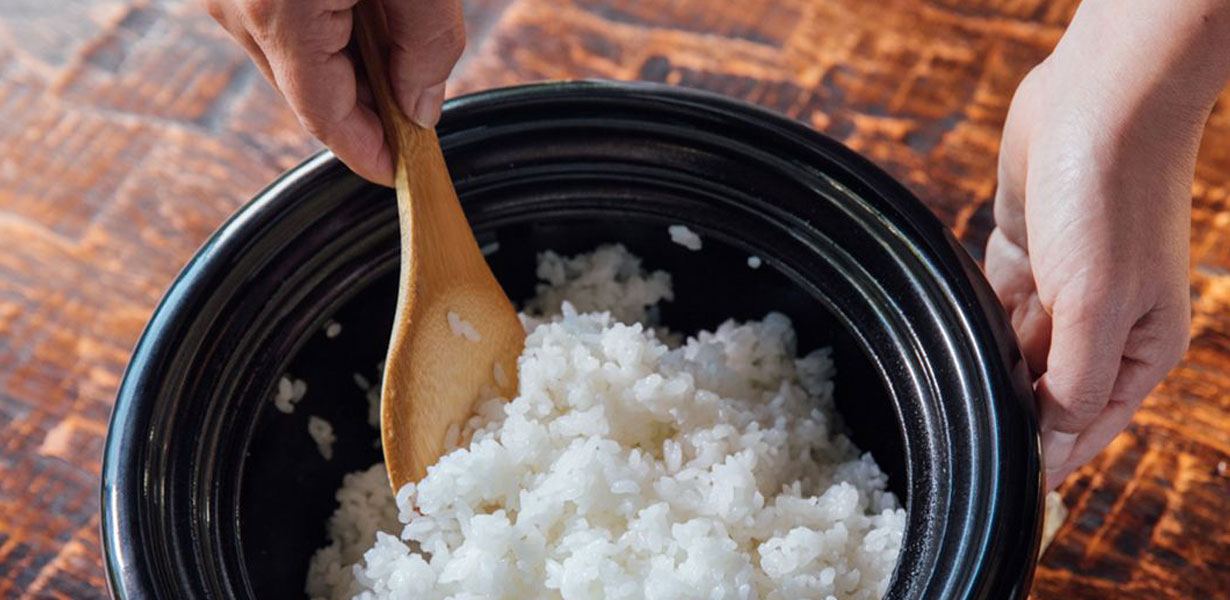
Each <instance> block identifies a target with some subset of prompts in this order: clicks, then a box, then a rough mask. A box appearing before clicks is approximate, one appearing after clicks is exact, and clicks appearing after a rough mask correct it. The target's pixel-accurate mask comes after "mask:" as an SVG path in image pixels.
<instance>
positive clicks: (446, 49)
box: [367, 0, 466, 127]
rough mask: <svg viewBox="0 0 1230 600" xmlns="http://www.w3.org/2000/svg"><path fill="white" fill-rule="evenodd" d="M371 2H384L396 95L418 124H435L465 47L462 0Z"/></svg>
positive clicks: (402, 107) (391, 76)
mask: <svg viewBox="0 0 1230 600" xmlns="http://www.w3.org/2000/svg"><path fill="white" fill-rule="evenodd" d="M367 1H369V2H375V1H381V2H383V4H384V12H385V15H386V16H387V18H388V20H389V38H390V40H391V41H392V47H391V48H390V50H389V51H390V56H389V82H390V83H391V84H392V86H393V96H394V97H396V98H397V103H398V105H400V106H401V109H402V111H403V112H405V113H406V115H407V116H409V117H410V118H411V119H412V120H414V122H415V123H418V124H419V125H420V126H422V127H434V126H435V124H436V122H437V121H439V120H440V106H441V105H442V104H443V103H444V81H445V80H446V79H448V75H449V73H450V72H452V70H453V66H454V65H455V64H457V59H459V58H461V52H462V51H463V50H465V44H466V32H465V22H464V21H463V20H462V12H461V1H460V0H367Z"/></svg>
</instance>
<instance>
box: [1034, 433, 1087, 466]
mask: <svg viewBox="0 0 1230 600" xmlns="http://www.w3.org/2000/svg"><path fill="white" fill-rule="evenodd" d="M1077 437H1078V435H1077V434H1075V433H1066V432H1063V431H1055V430H1050V431H1043V432H1042V459H1043V461H1044V462H1045V464H1046V472H1047V473H1056V472H1058V471H1060V470H1062V469H1063V466H1064V465H1065V464H1067V462H1068V459H1069V458H1071V457H1072V448H1073V447H1074V446H1076V438H1077Z"/></svg>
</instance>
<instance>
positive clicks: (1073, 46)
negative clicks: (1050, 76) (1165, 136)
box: [1048, 0, 1230, 114]
mask: <svg viewBox="0 0 1230 600" xmlns="http://www.w3.org/2000/svg"><path fill="white" fill-rule="evenodd" d="M1048 62H1061V63H1064V68H1068V69H1077V70H1081V71H1082V75H1083V76H1084V77H1087V78H1088V89H1089V90H1093V92H1092V93H1097V92H1101V93H1106V94H1110V95H1122V96H1124V97H1126V98H1123V99H1125V100H1128V101H1139V102H1150V103H1161V104H1164V105H1165V106H1166V108H1168V109H1174V110H1183V109H1190V110H1191V111H1192V112H1193V113H1203V114H1207V111H1208V109H1209V108H1210V107H1211V106H1212V104H1213V102H1214V101H1215V100H1216V98H1217V94H1218V93H1219V92H1220V91H1221V89H1222V88H1223V87H1224V86H1225V83H1226V80H1227V78H1228V77H1230V0H1085V1H1084V2H1083V3H1082V4H1081V6H1080V8H1079V10H1077V13H1076V15H1075V17H1074V18H1073V20H1072V24H1071V26H1070V27H1069V28H1068V31H1067V32H1066V33H1065V34H1064V36H1063V39H1062V40H1061V41H1060V43H1059V46H1058V47H1056V49H1055V53H1054V54H1053V55H1052V57H1051V59H1049V61H1048Z"/></svg>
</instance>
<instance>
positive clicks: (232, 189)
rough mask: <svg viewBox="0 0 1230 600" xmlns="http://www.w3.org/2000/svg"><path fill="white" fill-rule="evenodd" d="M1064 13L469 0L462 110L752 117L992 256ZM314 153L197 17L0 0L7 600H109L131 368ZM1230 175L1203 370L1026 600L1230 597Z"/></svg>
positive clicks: (1202, 173)
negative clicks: (880, 184)
mask: <svg viewBox="0 0 1230 600" xmlns="http://www.w3.org/2000/svg"><path fill="white" fill-rule="evenodd" d="M1076 3H1077V2H1076V0H1053V1H1046V0H891V1H884V2H881V1H877V2H869V1H868V0H740V2H737V3H736V2H730V1H729V0H643V1H637V0H473V2H469V3H468V5H467V19H468V21H469V31H470V38H471V44H470V48H469V50H468V51H467V53H466V55H465V57H464V58H463V60H462V63H461V65H460V66H459V69H458V72H457V75H456V80H455V85H454V86H453V88H452V89H453V92H455V93H460V92H466V91H471V90H478V89H482V88H486V87H490V86H498V85H506V84H514V83H520V82H526V81H534V80H540V79H555V78H576V77H606V78H616V79H648V80H654V81H666V82H669V83H672V84H678V85H682V86H690V87H698V88H705V89H708V90H713V91H717V92H721V93H724V94H728V95H731V96H736V97H739V98H744V99H747V100H750V101H752V102H756V103H759V104H762V105H764V106H766V107H769V108H771V109H773V110H776V111H780V112H782V113H785V114H787V115H789V116H790V117H791V118H795V119H798V120H800V121H802V122H804V123H807V124H809V125H811V126H813V127H815V128H816V129H819V130H821V131H823V132H825V133H827V134H828V135H830V136H833V137H835V138H838V139H840V140H842V141H844V142H845V143H846V144H848V145H850V146H851V147H853V148H855V149H856V150H858V151H860V152H862V153H864V154H866V155H867V156H869V157H871V159H873V160H874V161H876V162H877V163H879V164H880V165H882V166H883V167H885V168H887V169H888V170H889V171H891V172H892V173H893V174H894V175H896V176H897V177H899V178H900V179H901V180H902V181H904V182H906V183H907V184H908V185H909V186H910V187H911V188H912V189H913V190H914V191H915V192H916V193H917V194H918V195H919V196H920V197H922V198H923V199H924V200H925V201H926V202H927V203H928V204H929V205H930V206H931V208H932V209H934V210H935V212H936V213H937V214H938V215H939V216H940V218H942V219H943V220H944V222H945V223H947V224H948V225H949V226H950V227H951V228H952V230H953V231H954V232H955V233H956V235H957V236H958V237H959V238H960V239H961V240H963V241H964V242H965V243H966V245H967V247H968V248H969V249H970V250H971V252H973V253H975V255H980V254H981V248H982V246H983V244H984V241H985V239H986V237H987V234H988V232H989V229H990V227H991V210H990V208H991V204H990V201H991V198H992V195H993V191H994V188H995V180H994V175H995V156H996V152H997V149H998V138H999V131H1000V127H1001V126H1002V123H1003V119H1004V115H1005V112H1006V110H1007V108H1008V103H1009V100H1010V98H1011V96H1012V91H1013V89H1014V87H1015V86H1016V84H1017V82H1019V81H1020V79H1021V78H1022V77H1023V76H1024V75H1025V73H1026V72H1027V71H1028V70H1029V68H1030V67H1031V66H1032V65H1033V64H1035V63H1036V62H1038V61H1039V60H1040V59H1041V58H1043V57H1044V56H1045V55H1046V54H1047V52H1048V50H1049V48H1051V47H1052V46H1053V45H1054V43H1055V42H1056V40H1057V39H1058V38H1059V36H1060V34H1061V33H1062V31H1063V27H1064V24H1065V23H1066V21H1067V20H1068V19H1069V18H1070V16H1071V14H1072V12H1073V10H1074V9H1075V5H1076ZM316 147H317V146H316V144H315V143H314V142H313V141H312V140H310V139H309V137H308V136H307V135H306V134H304V133H303V131H301V130H300V128H299V127H298V125H297V123H296V121H295V119H294V117H293V116H292V115H291V114H290V113H289V112H288V111H287V110H286V108H285V107H284V106H283V105H282V103H281V101H280V98H279V97H278V95H277V94H276V93H274V92H273V91H272V90H271V89H270V87H269V86H268V85H266V84H265V82H264V81H263V80H262V79H261V77H260V75H259V73H258V72H257V70H256V69H255V68H253V66H252V65H251V64H249V63H248V62H247V61H246V60H245V59H244V56H243V55H242V54H241V53H240V51H239V50H238V49H237V47H235V46H233V45H232V44H231V42H230V40H229V39H227V38H226V37H225V36H224V34H223V33H222V31H221V30H220V29H218V28H217V27H216V26H215V25H214V24H213V23H212V22H211V21H210V20H209V18H208V17H206V16H205V15H204V13H203V11H202V10H201V9H200V8H199V7H197V6H196V5H195V4H194V3H192V2H191V1H190V0H4V7H3V9H0V597H2V598H10V597H21V598H26V597H30V598H42V597H58V598H75V599H83V598H98V597H104V596H105V595H106V590H105V584H104V579H103V575H102V566H101V557H100V553H99V535H98V522H99V519H98V475H99V465H100V459H101V449H102V445H103V439H104V436H105V434H106V427H107V418H108V413H109V411H110V407H111V404H112V401H113V398H114V395H115V392H116V388H117V385H118V384H119V381H120V377H121V374H122V372H123V369H124V365H125V362H126V361H127V358H128V354H129V351H130V349H131V348H132V346H133V344H134V343H135V342H136V339H137V336H138V335H139V334H140V332H141V328H142V326H143V325H144V323H145V321H146V319H147V318H148V316H149V315H150V312H151V311H152V310H153V308H154V305H155V303H156V302H157V301H158V299H159V296H160V295H161V294H162V292H163V290H164V289H165V288H166V286H167V285H168V284H169V283H170V282H171V279H172V278H173V277H174V276H175V274H176V272H177V271H178V270H179V268H180V267H181V266H182V265H183V264H184V262H185V261H186V260H187V259H188V257H189V256H191V254H192V253H193V251H194V250H195V249H196V248H197V246H198V244H200V243H201V242H202V241H203V240H204V239H205V238H206V236H208V235H209V234H210V232H211V231H212V230H213V229H214V228H215V227H216V226H217V225H218V224H219V223H221V222H222V220H223V219H224V218H225V217H226V216H227V214H229V213H230V212H231V211H233V210H234V209H235V208H237V207H238V206H239V205H240V204H242V203H243V202H244V201H245V200H246V199H247V198H248V197H250V196H251V195H252V194H253V193H254V192H256V191H257V190H258V189H259V188H261V187H262V186H263V185H264V184H265V183H266V182H268V181H269V180H270V179H271V178H273V177H274V176H275V175H277V174H278V173H279V172H281V171H282V170H284V169H287V168H289V167H291V166H293V165H294V164H295V163H296V162H298V161H299V160H300V159H302V158H303V157H305V156H307V155H308V153H310V152H312V151H313V149H315V148H316ZM1228 158H1230V110H1227V109H1226V108H1225V105H1224V104H1223V105H1222V106H1221V107H1219V108H1218V110H1216V111H1215V113H1214V114H1213V117H1212V119H1211V122H1210V126H1209V129H1208V131H1207V133H1206V136H1205V143H1204V148H1203V151H1202V156H1201V161H1200V166H1199V169H1198V173H1197V179H1196V184H1195V187H1194V190H1193V196H1194V198H1195V207H1196V208H1195V215H1194V223H1193V225H1194V229H1193V236H1192V249H1193V253H1192V254H1193V261H1194V270H1193V284H1192V294H1193V298H1194V299H1195V319H1194V322H1193V325H1192V332H1191V335H1192V345H1191V350H1190V352H1188V354H1187V357H1186V359H1185V360H1184V362H1183V364H1182V365H1181V366H1179V367H1178V368H1177V369H1176V370H1175V371H1174V372H1173V373H1172V374H1171V376H1170V378H1169V379H1168V380H1167V381H1166V383H1165V384H1164V385H1163V386H1162V387H1161V388H1159V389H1158V390H1157V391H1156V393H1154V394H1153V396H1152V397H1151V398H1150V399H1149V400H1148V402H1147V403H1146V404H1145V408H1144V409H1143V410H1142V411H1141V412H1140V414H1139V415H1138V417H1137V418H1136V420H1135V422H1134V423H1133V425H1132V426H1131V428H1130V429H1129V430H1128V431H1127V432H1126V433H1125V434H1124V435H1122V436H1120V437H1119V438H1118V439H1117V440H1116V441H1115V442H1114V444H1113V445H1112V446H1111V447H1110V448H1109V450H1108V451H1107V452H1105V453H1104V454H1103V455H1102V456H1101V457H1099V458H1098V459H1097V460H1096V461H1095V462H1094V463H1093V464H1092V465H1090V466H1089V467H1087V468H1085V469H1084V470H1082V471H1080V472H1079V473H1078V474H1076V475H1075V476H1074V477H1073V478H1072V479H1071V480H1070V481H1069V482H1068V483H1067V485H1065V486H1064V488H1063V492H1064V497H1065V500H1066V503H1067V505H1068V506H1069V507H1071V508H1072V511H1073V516H1072V517H1071V518H1070V519H1069V521H1068V522H1067V523H1066V524H1065V526H1064V527H1063V529H1062V530H1061V531H1060V537H1059V539H1058V541H1057V542H1056V545H1055V546H1054V547H1053V548H1052V549H1051V550H1050V552H1048V553H1047V555H1046V556H1045V559H1044V560H1043V561H1042V566H1041V568H1040V569H1039V572H1038V579H1037V585H1036V587H1035V589H1036V594H1035V595H1036V597H1038V598H1065V599H1066V598H1099V597H1105V596H1107V595H1109V594H1111V593H1112V592H1113V591H1115V590H1118V591H1119V593H1122V594H1123V595H1124V596H1122V597H1133V598H1154V597H1165V598H1200V599H1204V598H1216V597H1226V594H1227V593H1228V592H1227V590H1230V525H1228V524H1227V521H1228V520H1230V477H1228V476H1230V472H1227V469H1226V468H1225V464H1224V463H1223V462H1222V461H1230V205H1228V202H1227V193H1228V190H1230V162H1228V161H1227V159H1228ZM1219 465H1221V467H1220V468H1219Z"/></svg>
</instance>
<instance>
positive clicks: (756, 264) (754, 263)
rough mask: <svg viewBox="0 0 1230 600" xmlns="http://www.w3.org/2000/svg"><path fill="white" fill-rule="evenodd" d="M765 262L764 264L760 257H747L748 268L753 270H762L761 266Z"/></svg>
mask: <svg viewBox="0 0 1230 600" xmlns="http://www.w3.org/2000/svg"><path fill="white" fill-rule="evenodd" d="M763 262H764V261H762V260H760V257H759V256H749V257H747V266H749V267H751V268H753V269H759V268H760V265H761V264H762V263H763Z"/></svg>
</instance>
